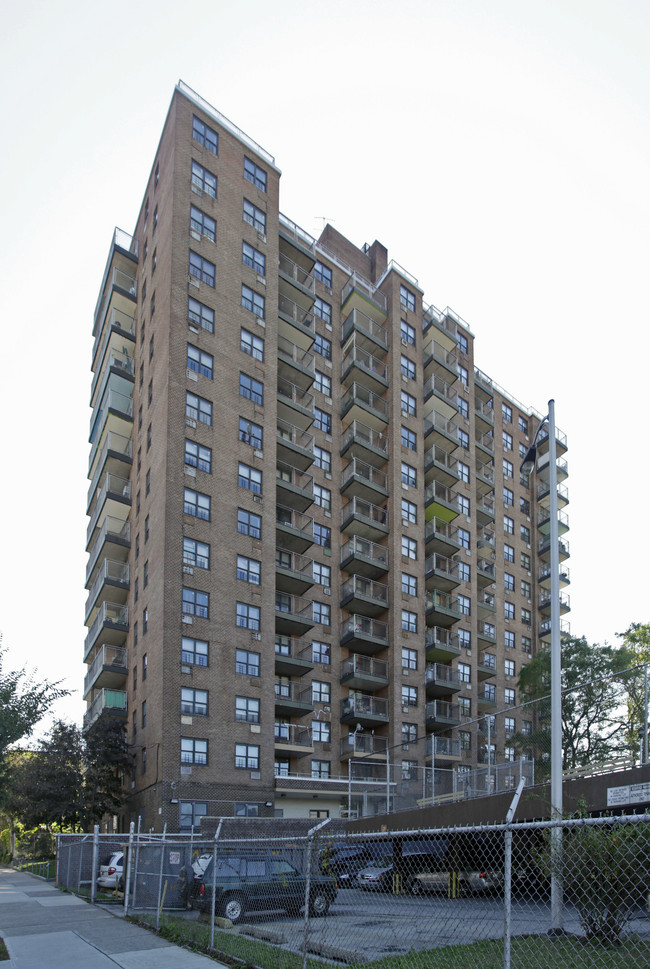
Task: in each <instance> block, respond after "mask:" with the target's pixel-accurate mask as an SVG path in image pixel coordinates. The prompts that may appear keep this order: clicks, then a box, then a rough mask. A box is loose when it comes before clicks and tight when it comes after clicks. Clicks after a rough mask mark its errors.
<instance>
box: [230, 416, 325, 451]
mask: <svg viewBox="0 0 650 969" xmlns="http://www.w3.org/2000/svg"><path fill="white" fill-rule="evenodd" d="M277 428H278V442H286V443H287V444H293V445H294V446H295V447H298V448H301V449H302V450H303V451H311V450H312V449H313V446H314V435H313V434H310V433H309V431H302V430H301V429H300V428H299V427H296V426H295V425H294V424H289V422H288V421H283V420H278V422H277ZM245 443H247V442H245Z"/></svg>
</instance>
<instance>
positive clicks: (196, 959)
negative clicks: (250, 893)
mask: <svg viewBox="0 0 650 969" xmlns="http://www.w3.org/2000/svg"><path fill="white" fill-rule="evenodd" d="M0 935H1V936H2V938H3V939H4V941H5V945H6V946H7V949H8V950H9V956H10V959H9V961H8V962H7V961H5V962H0V966H1V967H2V969H5V967H6V969H77V967H78V969H116V967H121V969H215V967H217V969H219V967H220V966H221V965H222V964H221V963H218V962H216V961H215V960H213V959H209V958H208V957H207V956H203V955H199V954H198V953H195V952H188V951H186V950H185V949H181V948H180V947H179V946H177V945H173V944H172V943H171V942H167V941H166V940H165V939H161V938H159V937H158V936H157V935H155V934H154V933H153V932H148V931H147V929H143V928H140V927H139V926H137V925H132V924H131V923H130V922H127V921H125V920H124V919H123V918H120V917H119V916H118V915H116V914H113V913H112V912H110V911H107V910H106V909H105V908H102V907H101V906H99V905H89V904H88V902H85V901H83V899H80V898H77V897H76V896H75V895H68V894H67V893H65V892H61V891H59V890H58V889H57V888H55V887H54V885H53V884H52V883H50V882H46V881H44V880H43V879H41V878H36V877H35V876H33V875H29V874H27V873H26V872H18V871H14V869H13V868H0Z"/></svg>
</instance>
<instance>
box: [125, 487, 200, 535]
mask: <svg viewBox="0 0 650 969" xmlns="http://www.w3.org/2000/svg"><path fill="white" fill-rule="evenodd" d="M138 494H140V492H138ZM201 497H204V498H205V497H207V495H202V496H201ZM198 517H199V518H202V517H205V516H202V515H199V516H198ZM207 518H208V519H209V518H210V499H209V498H208V515H207ZM148 541H149V515H147V517H146V518H145V520H144V542H145V545H146V544H147V542H148Z"/></svg>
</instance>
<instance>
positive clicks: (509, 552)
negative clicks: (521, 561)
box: [503, 545, 515, 562]
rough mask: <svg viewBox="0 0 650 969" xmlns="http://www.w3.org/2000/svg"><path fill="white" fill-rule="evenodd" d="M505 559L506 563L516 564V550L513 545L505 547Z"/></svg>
mask: <svg viewBox="0 0 650 969" xmlns="http://www.w3.org/2000/svg"><path fill="white" fill-rule="evenodd" d="M503 558H504V560H505V561H506V562H514V560H515V550H514V548H513V547H512V545H504V546H503Z"/></svg>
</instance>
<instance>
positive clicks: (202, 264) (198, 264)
mask: <svg viewBox="0 0 650 969" xmlns="http://www.w3.org/2000/svg"><path fill="white" fill-rule="evenodd" d="M215 274H216V269H215V267H214V264H213V263H211V262H208V260H207V259H203V257H202V256H199V254H198V252H192V250H191V249H190V276H195V277H196V279H200V280H201V282H204V283H206V284H207V285H208V286H212V288H213V289H214V279H215Z"/></svg>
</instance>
